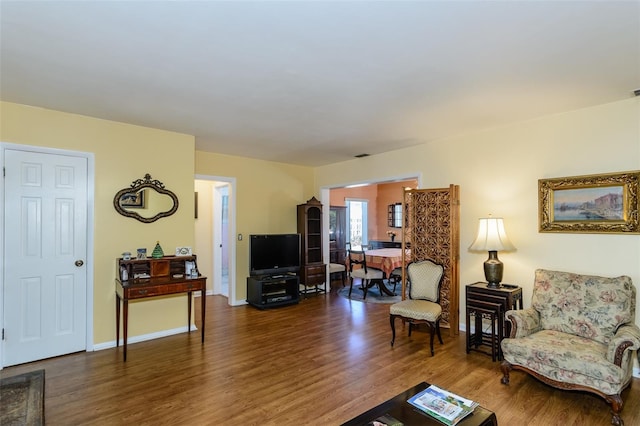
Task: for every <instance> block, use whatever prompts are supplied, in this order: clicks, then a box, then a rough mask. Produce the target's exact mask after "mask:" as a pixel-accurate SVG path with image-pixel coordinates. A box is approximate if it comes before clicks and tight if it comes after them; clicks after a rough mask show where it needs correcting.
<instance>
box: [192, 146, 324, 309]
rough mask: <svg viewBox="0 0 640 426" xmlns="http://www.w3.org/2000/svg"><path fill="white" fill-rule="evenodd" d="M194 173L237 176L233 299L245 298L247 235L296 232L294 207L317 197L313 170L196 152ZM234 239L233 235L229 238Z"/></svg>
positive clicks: (247, 270) (238, 301)
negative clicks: (234, 294)
mask: <svg viewBox="0 0 640 426" xmlns="http://www.w3.org/2000/svg"><path fill="white" fill-rule="evenodd" d="M196 174H198V175H204V176H225V177H234V178H236V194H235V195H236V232H237V234H242V236H243V238H242V241H238V240H237V236H236V237H235V238H236V271H235V272H236V298H235V299H236V300H232V301H230V303H232V304H238V303H241V302H243V301H244V300H245V299H246V297H247V286H246V279H247V276H248V275H249V238H248V237H249V235H250V234H278V233H291V232H297V221H296V206H297V205H298V204H302V203H304V202H306V201H307V200H308V199H310V198H311V197H312V196H315V197H316V198H319V194H318V193H317V192H314V188H315V185H314V181H313V169H311V168H309V167H301V166H292V165H289V164H283V163H276V162H272V161H262V160H254V159H249V158H243V157H234V156H230V155H222V154H213V153H208V152H201V151H198V152H196ZM232 238H234V237H232Z"/></svg>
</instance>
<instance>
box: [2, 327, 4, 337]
mask: <svg viewBox="0 0 640 426" xmlns="http://www.w3.org/2000/svg"><path fill="white" fill-rule="evenodd" d="M2 340H4V328H3V329H2Z"/></svg>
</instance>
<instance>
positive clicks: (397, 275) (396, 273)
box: [388, 267, 402, 293]
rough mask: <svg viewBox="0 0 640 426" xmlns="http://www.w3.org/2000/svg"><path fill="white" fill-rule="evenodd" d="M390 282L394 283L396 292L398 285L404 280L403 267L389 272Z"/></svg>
mask: <svg viewBox="0 0 640 426" xmlns="http://www.w3.org/2000/svg"><path fill="white" fill-rule="evenodd" d="M388 281H389V283H393V292H394V293H395V292H396V286H397V285H398V283H399V282H401V281H402V267H398V268H395V269H394V270H393V271H391V273H390V274H389V279H388Z"/></svg>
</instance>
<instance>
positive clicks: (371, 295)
mask: <svg viewBox="0 0 640 426" xmlns="http://www.w3.org/2000/svg"><path fill="white" fill-rule="evenodd" d="M388 288H389V289H390V290H392V289H393V286H390V287H388ZM400 288H401V286H400V284H398V286H397V287H396V291H395V293H396V296H387V295H386V294H383V295H382V296H381V295H380V289H379V288H378V286H377V285H376V286H374V287H371V288H370V289H368V290H367V298H366V299H365V298H364V291H362V289H361V288H360V284H356V283H354V284H353V291H352V292H351V300H353V301H356V302H365V303H396V302H400V300H401V297H400ZM338 295H339V296H341V297H344V298H345V299H349V284H347V286H346V287H343V288H341V289H339V290H338Z"/></svg>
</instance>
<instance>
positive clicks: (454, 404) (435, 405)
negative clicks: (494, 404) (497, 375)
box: [407, 385, 478, 425]
mask: <svg viewBox="0 0 640 426" xmlns="http://www.w3.org/2000/svg"><path fill="white" fill-rule="evenodd" d="M407 402H408V403H409V404H411V405H413V406H414V407H417V408H419V409H420V410H421V411H423V412H424V413H426V414H428V415H430V416H431V417H434V418H435V419H437V420H439V421H441V422H442V423H444V424H447V425H455V424H457V423H458V422H459V421H460V420H462V419H463V418H465V417H466V416H468V415H469V414H471V413H473V410H474V409H475V408H476V407H477V406H478V403H477V402H473V401H471V400H469V399H466V398H463V397H461V396H459V395H456V394H454V393H451V392H447V391H446V390H444V389H440V388H439V387H437V386H434V385H431V386H429V387H428V388H426V389H425V390H423V391H422V392H419V393H417V394H415V395H414V396H412V397H411V398H409V400H408V401H407Z"/></svg>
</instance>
